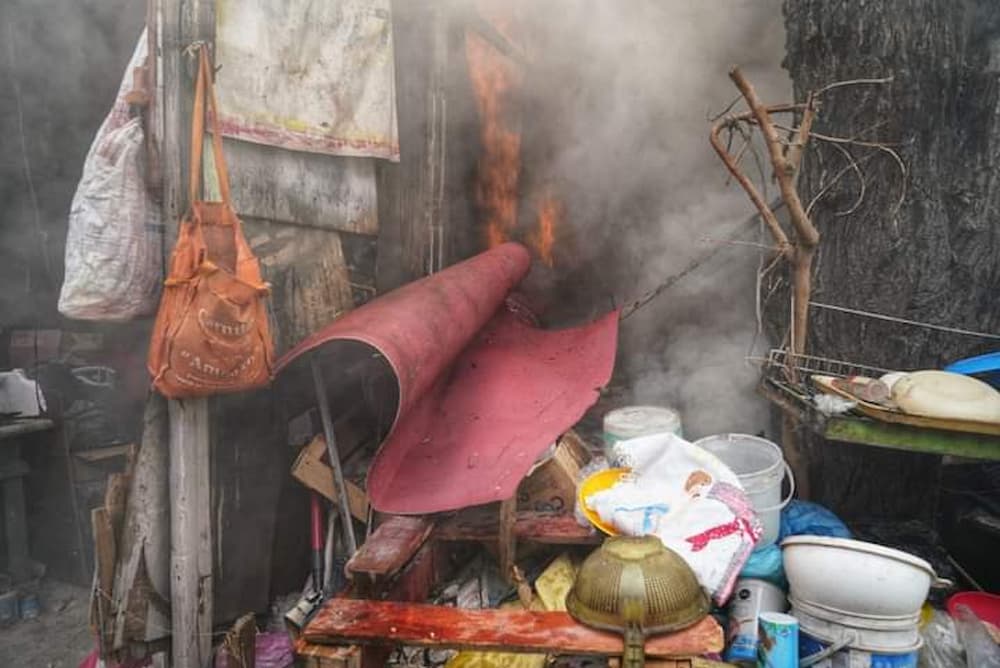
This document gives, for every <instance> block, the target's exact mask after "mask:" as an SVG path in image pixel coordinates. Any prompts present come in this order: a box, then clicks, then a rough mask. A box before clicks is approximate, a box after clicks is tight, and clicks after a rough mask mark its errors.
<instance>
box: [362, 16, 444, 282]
mask: <svg viewBox="0 0 1000 668" xmlns="http://www.w3.org/2000/svg"><path fill="white" fill-rule="evenodd" d="M429 6H430V5H428V4H427V3H420V2H409V1H408V0H393V3H392V33H393V48H394V49H395V56H396V62H397V63H405V66H404V67H397V68H396V106H397V109H398V115H399V149H400V156H399V163H397V164H392V163H387V162H382V161H380V162H379V164H378V165H377V178H378V198H379V202H378V213H379V249H378V258H377V260H376V284H377V287H378V290H379V293H383V292H386V291H388V290H391V289H393V288H397V287H399V286H400V285H402V284H404V283H408V282H410V281H412V280H414V279H416V278H420V277H421V276H423V275H425V274H426V273H427V258H428V247H429V241H430V231H429V230H428V228H427V226H426V224H427V219H426V218H425V217H424V216H423V215H422V214H423V213H424V212H425V211H426V210H427V205H428V203H427V199H426V198H427V196H428V195H429V194H430V190H429V189H428V183H429V179H428V178H427V177H428V173H427V167H428V162H427V161H428V159H429V156H428V153H427V149H428V142H427V136H428V132H429V129H430V126H429V120H428V111H429V110H430V99H429V98H430V77H431V61H432V58H433V45H432V44H433V43H432V37H433V31H432V23H431V22H432V16H431V15H432V13H433V12H429V11H427V8H428V7H429Z"/></svg>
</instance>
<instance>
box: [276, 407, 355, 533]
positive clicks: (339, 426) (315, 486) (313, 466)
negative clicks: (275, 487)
mask: <svg viewBox="0 0 1000 668" xmlns="http://www.w3.org/2000/svg"><path fill="white" fill-rule="evenodd" d="M333 428H334V432H335V433H336V434H337V443H338V445H341V444H345V439H344V438H343V437H342V436H341V434H342V433H343V432H345V431H348V428H349V424H348V423H347V422H346V421H345V420H338V421H337V422H336V423H334V425H333ZM346 440H347V441H348V444H349V443H350V440H349V439H346ZM355 443H356V445H360V443H357V442H356V441H355ZM355 447H356V446H355ZM353 449H354V448H353V447H350V445H348V448H344V449H343V450H347V452H343V450H342V454H341V457H342V458H346V457H348V456H349V454H350V452H351V451H352V450H353ZM326 456H327V452H326V439H325V438H323V435H322V434H320V435H318V436H316V437H315V438H314V439H313V440H312V441H311V442H310V443H309V444H308V445H306V446H305V447H303V448H302V450H301V451H300V452H299V456H298V457H297V458H296V459H295V463H294V464H293V465H292V477H293V478H295V479H296V480H298V481H299V482H300V483H302V484H303V485H305V486H306V487H308V488H309V489H311V490H313V491H314V492H317V493H318V494H320V495H321V496H323V497H324V498H326V500H327V501H330V502H332V503H338V499H339V496H338V493H337V488H336V485H335V484H334V476H333V469H332V468H331V467H330V465H329V464H328V463H327V462H325V461H323V457H326ZM344 483H345V484H346V486H347V500H348V501H347V503H348V505H349V506H350V508H351V515H352V516H353V517H354V519H356V520H358V521H360V522H367V521H368V509H369V504H368V495H367V494H366V493H365V490H364V488H363V487H362V486H361V485H359V484H358V483H355V482H354V481H352V480H350V479H346V480H345V481H344Z"/></svg>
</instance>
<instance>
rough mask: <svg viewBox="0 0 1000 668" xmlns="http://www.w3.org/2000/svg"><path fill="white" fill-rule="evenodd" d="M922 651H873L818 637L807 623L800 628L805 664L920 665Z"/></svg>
mask: <svg viewBox="0 0 1000 668" xmlns="http://www.w3.org/2000/svg"><path fill="white" fill-rule="evenodd" d="M918 658H919V651H918V650H916V649H914V650H911V651H908V652H901V653H895V652H871V651H867V650H862V649H857V648H854V647H848V646H839V645H838V644H834V645H832V644H830V643H827V642H823V641H822V640H820V639H818V638H816V637H814V636H813V635H812V634H811V633H809V632H808V631H807V630H806V629H805V626H803V627H802V629H801V630H800V632H799V665H800V666H802V667H803V668H806V667H808V666H812V667H813V668H840V667H841V666H850V667H851V668H854V667H855V666H857V667H858V668H917V666H918Z"/></svg>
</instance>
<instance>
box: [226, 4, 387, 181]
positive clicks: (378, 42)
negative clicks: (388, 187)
mask: <svg viewBox="0 0 1000 668" xmlns="http://www.w3.org/2000/svg"><path fill="white" fill-rule="evenodd" d="M389 7H390V2H389V0H338V1H336V2H313V1H312V0H285V1H284V2H273V1H272V0H240V1H239V2H237V1H236V0H218V2H217V3H216V16H217V27H216V48H217V57H216V61H217V62H218V63H219V65H220V66H221V69H220V70H219V73H218V80H219V101H220V103H221V108H222V112H221V113H220V118H219V124H220V126H221V128H222V133H223V134H224V135H225V136H227V137H232V138H234V139H242V140H244V141H249V142H254V143H257V144H267V145H270V146H277V147H280V148H285V149H289V150H293V151H307V152H311V153H326V154H330V155H343V156H355V157H372V158H385V159H388V160H392V161H394V162H397V161H399V134H398V128H397V124H396V90H395V85H396V84H395V76H396V75H395V66H394V63H393V46H392V17H391V13H390V9H389Z"/></svg>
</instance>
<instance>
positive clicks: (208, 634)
mask: <svg viewBox="0 0 1000 668" xmlns="http://www.w3.org/2000/svg"><path fill="white" fill-rule="evenodd" d="M168 406H169V410H170V506H171V517H170V575H171V578H170V608H171V614H172V626H173V652H172V654H173V663H174V665H175V666H192V668H205V667H207V666H209V665H210V664H211V660H212V603H213V601H212V522H211V517H212V514H211V500H210V499H211V487H210V480H211V478H210V476H209V463H210V461H211V460H210V458H209V429H208V400H207V399H187V400H180V401H170V402H168Z"/></svg>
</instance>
